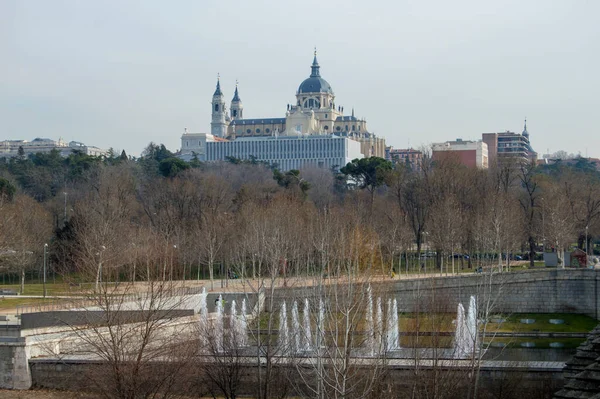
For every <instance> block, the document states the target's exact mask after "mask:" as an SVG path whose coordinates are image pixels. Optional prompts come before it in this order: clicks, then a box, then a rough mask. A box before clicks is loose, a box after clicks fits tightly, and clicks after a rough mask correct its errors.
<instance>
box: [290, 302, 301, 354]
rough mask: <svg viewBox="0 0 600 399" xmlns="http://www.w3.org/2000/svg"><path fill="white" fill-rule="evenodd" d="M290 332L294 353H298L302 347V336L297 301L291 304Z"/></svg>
mask: <svg viewBox="0 0 600 399" xmlns="http://www.w3.org/2000/svg"><path fill="white" fill-rule="evenodd" d="M292 333H293V334H294V342H293V344H294V347H293V348H292V350H293V352H294V353H298V352H299V351H300V349H301V348H302V344H301V343H300V338H302V329H301V328H300V316H299V314H298V302H296V301H294V304H293V305H292Z"/></svg>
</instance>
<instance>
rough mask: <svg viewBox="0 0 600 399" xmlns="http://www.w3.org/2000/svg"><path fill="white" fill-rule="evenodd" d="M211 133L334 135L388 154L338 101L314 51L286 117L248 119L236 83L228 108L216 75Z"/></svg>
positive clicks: (232, 137) (369, 151)
mask: <svg viewBox="0 0 600 399" xmlns="http://www.w3.org/2000/svg"><path fill="white" fill-rule="evenodd" d="M211 135H212V136H214V137H216V138H220V139H225V140H236V139H242V138H258V137H268V136H276V137H278V136H312V135H334V136H339V137H345V138H348V139H351V140H354V141H357V142H359V143H360V152H361V153H362V154H363V155H364V156H365V157H370V156H378V157H382V158H383V157H385V140H384V139H383V138H380V137H377V136H376V135H375V134H373V133H371V132H369V130H368V128H367V121H366V120H365V119H359V118H357V117H355V116H354V109H352V112H351V114H350V115H345V114H344V107H342V106H339V105H337V104H336V102H335V94H334V92H333V89H332V88H331V85H330V84H329V83H328V82H327V81H326V80H325V79H323V78H322V77H321V72H320V66H319V63H318V61H317V53H316V51H315V54H314V59H313V62H312V65H311V73H310V76H309V77H308V78H307V79H305V80H304V81H303V82H302V83H301V84H300V86H299V87H298V90H297V92H296V103H295V104H288V105H287V111H286V113H285V117H284V118H281V117H279V118H259V119H245V118H244V106H243V104H242V100H241V98H240V94H239V91H238V87H237V83H236V87H235V92H234V94H233V98H232V100H231V105H230V107H229V110H228V109H227V106H226V104H225V96H224V95H223V92H222V91H221V82H220V80H219V79H217V88H216V90H215V92H214V94H213V97H212V122H211Z"/></svg>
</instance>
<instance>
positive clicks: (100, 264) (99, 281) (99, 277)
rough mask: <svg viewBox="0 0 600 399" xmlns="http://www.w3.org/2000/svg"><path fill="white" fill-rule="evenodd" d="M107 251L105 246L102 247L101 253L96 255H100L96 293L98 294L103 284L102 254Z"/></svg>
mask: <svg viewBox="0 0 600 399" xmlns="http://www.w3.org/2000/svg"><path fill="white" fill-rule="evenodd" d="M105 249H106V247H105V246H104V245H102V246H101V247H100V252H98V253H97V254H96V255H99V260H98V273H97V274H96V292H98V287H99V284H100V283H101V282H102V252H103V251H104V250H105Z"/></svg>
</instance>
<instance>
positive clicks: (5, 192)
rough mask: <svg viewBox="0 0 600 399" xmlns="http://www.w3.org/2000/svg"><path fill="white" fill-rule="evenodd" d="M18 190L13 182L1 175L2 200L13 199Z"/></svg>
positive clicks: (0, 199)
mask: <svg viewBox="0 0 600 399" xmlns="http://www.w3.org/2000/svg"><path fill="white" fill-rule="evenodd" d="M16 191H17V189H16V187H15V186H14V185H13V184H12V183H11V182H9V181H8V180H6V179H4V178H2V177H0V202H2V201H12V200H13V198H14V196H15V192H16Z"/></svg>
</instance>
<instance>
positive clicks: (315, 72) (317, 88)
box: [298, 54, 333, 94]
mask: <svg viewBox="0 0 600 399" xmlns="http://www.w3.org/2000/svg"><path fill="white" fill-rule="evenodd" d="M319 68H320V66H319V63H318V62H317V55H316V54H315V58H314V60H313V63H312V66H311V73H310V77H309V78H308V79H305V80H304V81H303V82H302V83H300V87H298V94H301V93H330V94H333V89H332V88H331V85H330V84H329V83H327V81H326V80H325V79H323V78H322V77H321V74H320V72H319Z"/></svg>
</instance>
